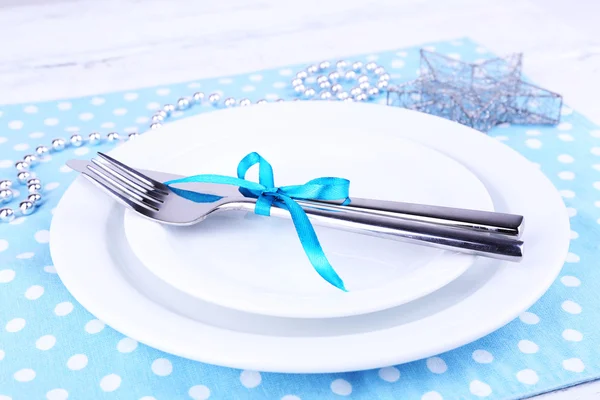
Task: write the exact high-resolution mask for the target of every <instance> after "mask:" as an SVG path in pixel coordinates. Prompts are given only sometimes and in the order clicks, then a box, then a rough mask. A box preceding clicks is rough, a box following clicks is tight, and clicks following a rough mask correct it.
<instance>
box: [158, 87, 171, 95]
mask: <svg viewBox="0 0 600 400" xmlns="http://www.w3.org/2000/svg"><path fill="white" fill-rule="evenodd" d="M169 93H171V89H169V88H160V89H157V90H156V94H157V95H159V96H166V95H168V94H169Z"/></svg>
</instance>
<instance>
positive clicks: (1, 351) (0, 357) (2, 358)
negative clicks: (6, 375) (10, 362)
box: [0, 350, 6, 361]
mask: <svg viewBox="0 0 600 400" xmlns="http://www.w3.org/2000/svg"><path fill="white" fill-rule="evenodd" d="M5 355H6V353H4V350H0V361H2V360H4V356H5Z"/></svg>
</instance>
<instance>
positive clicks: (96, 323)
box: [84, 319, 105, 335]
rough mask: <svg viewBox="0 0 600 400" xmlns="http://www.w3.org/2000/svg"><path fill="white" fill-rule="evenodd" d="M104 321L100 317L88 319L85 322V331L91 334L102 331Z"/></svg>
mask: <svg viewBox="0 0 600 400" xmlns="http://www.w3.org/2000/svg"><path fill="white" fill-rule="evenodd" d="M104 326H105V325H104V322H102V321H100V320H98V319H93V320H91V321H88V323H87V324H85V328H84V329H85V331H86V332H87V333H89V334H92V335H93V334H95V333H98V332H100V331H102V329H104Z"/></svg>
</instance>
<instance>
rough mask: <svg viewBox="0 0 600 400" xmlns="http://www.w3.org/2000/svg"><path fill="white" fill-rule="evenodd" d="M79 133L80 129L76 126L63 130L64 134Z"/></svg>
mask: <svg viewBox="0 0 600 400" xmlns="http://www.w3.org/2000/svg"><path fill="white" fill-rule="evenodd" d="M79 131H81V129H80V128H79V127H78V126H67V127H66V128H65V132H71V133H79Z"/></svg>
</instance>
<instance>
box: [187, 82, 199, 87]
mask: <svg viewBox="0 0 600 400" xmlns="http://www.w3.org/2000/svg"><path fill="white" fill-rule="evenodd" d="M187 86H188V87H189V88H192V89H193V88H199V87H202V85H201V84H199V83H198V82H192V83H189V84H188V85H187Z"/></svg>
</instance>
